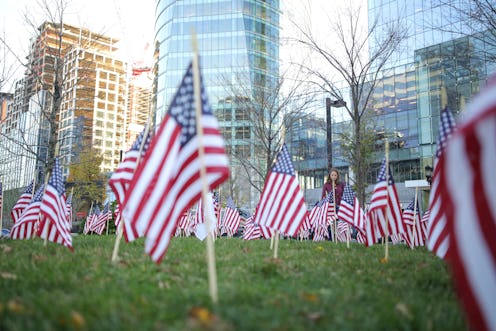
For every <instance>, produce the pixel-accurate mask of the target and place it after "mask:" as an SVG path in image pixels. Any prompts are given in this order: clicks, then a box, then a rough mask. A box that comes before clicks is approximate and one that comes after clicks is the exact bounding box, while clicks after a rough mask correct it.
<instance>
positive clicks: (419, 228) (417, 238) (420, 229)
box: [403, 198, 427, 248]
mask: <svg viewBox="0 0 496 331" xmlns="http://www.w3.org/2000/svg"><path fill="white" fill-rule="evenodd" d="M403 223H405V230H406V231H405V233H403V239H405V242H406V243H407V245H408V246H410V248H413V247H415V246H424V245H425V238H426V233H427V224H426V222H422V221H421V219H420V211H419V207H418V202H417V207H416V208H415V198H413V200H412V201H411V202H410V203H409V204H408V206H407V207H406V208H405V210H404V211H403Z"/></svg>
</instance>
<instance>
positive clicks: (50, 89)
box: [2, 22, 127, 189]
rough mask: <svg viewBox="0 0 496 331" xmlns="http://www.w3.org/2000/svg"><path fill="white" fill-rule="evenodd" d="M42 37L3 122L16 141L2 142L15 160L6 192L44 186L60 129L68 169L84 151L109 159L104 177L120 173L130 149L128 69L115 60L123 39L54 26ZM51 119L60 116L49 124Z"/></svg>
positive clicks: (6, 167)
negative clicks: (127, 145) (51, 142)
mask: <svg viewBox="0 0 496 331" xmlns="http://www.w3.org/2000/svg"><path fill="white" fill-rule="evenodd" d="M38 31H39V32H38V34H37V35H36V36H35V37H34V38H33V40H32V42H31V47H30V53H29V55H28V57H27V59H28V69H27V70H26V73H25V77H24V78H23V79H22V80H19V81H18V82H16V85H15V92H14V100H13V103H12V107H11V108H10V109H9V110H8V113H7V116H6V121H5V122H4V123H2V132H3V133H4V134H6V135H7V136H8V137H9V139H5V140H4V139H2V140H3V141H2V143H5V141H7V142H6V144H8V146H7V147H8V148H2V153H7V154H8V157H7V158H6V159H7V160H9V162H7V163H5V164H2V171H3V172H4V173H5V174H6V176H7V178H6V184H7V183H8V185H6V189H12V188H20V187H23V186H26V185H27V184H28V183H29V182H30V181H31V180H33V178H34V176H35V175H37V182H42V181H43V180H44V177H45V174H44V173H43V170H44V169H45V165H46V163H47V161H48V159H47V158H48V151H49V139H50V136H52V134H51V133H50V130H51V129H53V128H55V130H56V131H57V132H56V133H57V139H58V141H57V143H58V148H59V155H60V156H61V157H62V158H63V161H64V164H65V165H66V166H67V165H68V164H69V163H70V162H73V158H74V157H75V156H76V155H77V153H78V152H79V151H81V149H82V148H83V146H84V147H93V148H94V149H95V151H96V152H100V153H102V155H103V157H104V161H103V163H102V165H101V170H102V171H104V172H105V171H107V172H108V171H113V170H114V169H115V167H116V166H117V164H118V161H119V154H120V153H119V152H120V149H121V148H122V146H123V143H124V136H125V131H124V130H125V108H126V102H127V79H126V75H127V64H126V63H125V62H123V61H122V60H120V59H119V58H118V57H116V56H115V55H114V53H115V51H116V50H117V48H116V42H117V40H116V39H113V38H111V37H108V36H104V35H101V34H97V33H94V32H92V31H90V30H87V29H84V28H79V27H75V26H71V25H67V24H64V25H60V24H55V23H51V22H45V23H43V24H42V25H41V26H40V27H39V29H38ZM54 100H55V102H56V103H58V102H60V104H59V105H57V104H54ZM57 107H59V108H58V109H59V111H58V112H54V111H52V110H53V109H57ZM48 114H56V118H51V120H50V121H49V120H48V119H47V115H48ZM64 171H65V174H66V175H67V171H68V168H67V167H66V168H65V170H64Z"/></svg>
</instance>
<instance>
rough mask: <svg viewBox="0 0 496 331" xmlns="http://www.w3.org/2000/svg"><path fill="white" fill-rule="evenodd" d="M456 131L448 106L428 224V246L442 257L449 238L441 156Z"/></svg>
mask: <svg viewBox="0 0 496 331" xmlns="http://www.w3.org/2000/svg"><path fill="white" fill-rule="evenodd" d="M454 131H455V118H454V117H453V114H452V113H451V111H450V110H449V109H448V108H447V107H446V108H444V109H443V110H442V111H441V120H440V122H439V137H438V140H437V146H436V159H435V161H434V170H433V172H432V185H431V193H430V195H429V209H430V216H429V222H428V224H427V248H428V249H429V250H431V251H432V252H433V253H434V254H436V255H437V256H439V257H440V258H444V257H445V256H446V255H447V254H448V248H449V238H448V232H447V229H446V216H445V214H444V213H445V210H444V208H442V206H441V204H440V200H439V189H438V187H439V180H440V176H439V175H438V173H439V166H438V165H437V163H438V160H439V158H440V157H441V156H442V154H443V152H444V149H445V148H446V145H447V142H448V139H449V138H450V137H451V135H452V133H453V132H454Z"/></svg>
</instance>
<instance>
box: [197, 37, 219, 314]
mask: <svg viewBox="0 0 496 331" xmlns="http://www.w3.org/2000/svg"><path fill="white" fill-rule="evenodd" d="M191 40H192V44H193V45H192V46H193V47H192V48H193V84H194V85H193V86H194V92H195V93H194V95H195V108H196V133H197V135H198V158H199V161H200V177H201V182H202V199H203V201H207V194H208V182H207V171H206V169H205V148H204V146H203V126H202V123H201V120H202V102H201V86H200V64H199V56H198V43H197V40H196V33H195V32H194V31H193V33H192V38H191ZM206 214H207V215H206V216H207V217H206V220H205V221H206V222H205V223H206V226H207V231H210V227H211V226H210V224H211V221H210V216H209V215H208V213H206ZM207 264H208V285H209V290H210V297H211V299H212V302H213V303H214V304H216V303H217V302H218V301H219V298H218V291H217V272H216V269H215V252H214V243H213V239H212V236H210V235H208V236H207Z"/></svg>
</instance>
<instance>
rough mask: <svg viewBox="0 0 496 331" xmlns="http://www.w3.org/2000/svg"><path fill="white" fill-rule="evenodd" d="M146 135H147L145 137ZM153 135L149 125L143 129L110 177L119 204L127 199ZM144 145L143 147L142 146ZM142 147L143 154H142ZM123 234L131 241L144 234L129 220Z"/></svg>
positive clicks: (120, 217) (120, 214)
mask: <svg viewBox="0 0 496 331" xmlns="http://www.w3.org/2000/svg"><path fill="white" fill-rule="evenodd" d="M145 135H146V137H145ZM150 140H151V135H150V131H149V130H148V128H147V127H145V128H144V129H143V131H141V133H140V134H139V135H138V137H137V138H136V141H135V142H134V143H133V145H132V146H131V148H130V149H129V151H127V152H126V154H125V155H124V159H123V160H122V162H121V163H120V164H119V166H118V167H117V169H116V170H115V171H114V173H113V174H112V176H111V177H110V179H109V183H108V184H109V186H110V188H111V189H112V191H113V192H114V194H115V196H116V198H117V204H118V205H119V206H120V205H122V204H123V203H124V200H125V199H126V192H127V189H128V188H129V185H130V183H131V180H132V178H133V174H134V171H135V170H136V167H137V166H138V162H139V160H140V158H141V157H142V156H143V155H144V154H145V153H146V151H147V150H148V148H149V146H150ZM142 145H143V147H142ZM140 148H141V154H140ZM120 219H122V213H119V220H120ZM123 235H124V239H125V240H126V241H127V242H129V241H133V240H135V239H136V238H138V237H140V236H142V235H143V234H139V233H137V232H136V231H135V229H133V228H132V227H131V226H130V224H129V222H124V223H123Z"/></svg>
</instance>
